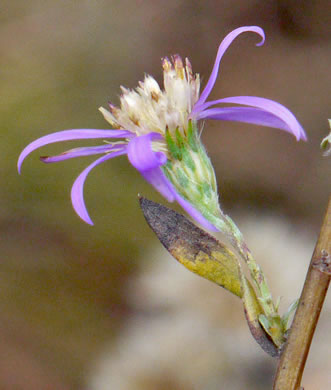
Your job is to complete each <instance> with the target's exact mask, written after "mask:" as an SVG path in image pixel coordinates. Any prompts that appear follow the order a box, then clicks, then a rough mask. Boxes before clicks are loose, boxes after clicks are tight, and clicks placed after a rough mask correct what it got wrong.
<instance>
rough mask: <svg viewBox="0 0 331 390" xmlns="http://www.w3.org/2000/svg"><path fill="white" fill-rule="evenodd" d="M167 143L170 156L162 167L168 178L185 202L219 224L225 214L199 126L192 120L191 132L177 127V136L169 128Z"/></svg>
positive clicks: (188, 127) (188, 128) (190, 124)
mask: <svg viewBox="0 0 331 390" xmlns="http://www.w3.org/2000/svg"><path fill="white" fill-rule="evenodd" d="M165 140H166V143H167V147H168V153H169V154H168V162H167V163H166V164H165V165H164V166H163V167H162V169H163V171H164V173H165V175H166V176H167V178H168V179H169V180H170V181H171V183H172V184H173V185H174V186H175V188H176V190H177V191H178V192H179V194H180V195H181V196H182V197H183V198H184V199H186V200H187V201H189V202H190V203H191V204H192V205H193V206H195V207H196V208H197V209H198V210H199V211H200V212H201V213H202V215H203V216H204V217H205V218H206V219H208V220H209V221H210V222H212V223H214V224H215V225H218V224H219V221H220V215H221V211H220V209H219V203H218V193H217V184H216V178H215V173H214V169H213V167H212V165H211V162H210V160H209V157H208V155H207V153H206V150H205V148H204V146H203V145H202V143H201V140H200V136H199V134H198V127H197V123H196V122H195V121H191V120H190V121H189V122H188V126H187V129H185V130H184V131H181V130H180V129H179V128H177V129H176V131H175V134H171V133H170V131H169V130H168V129H167V130H166V134H165ZM217 222H218V223H217Z"/></svg>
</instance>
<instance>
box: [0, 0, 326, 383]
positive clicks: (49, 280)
mask: <svg viewBox="0 0 331 390" xmlns="http://www.w3.org/2000/svg"><path fill="white" fill-rule="evenodd" d="M327 4H328V1H327V0H320V1H317V2H312V1H305V0H303V1H299V0H278V1H276V0H270V1H268V0H267V1H265V0H264V1H262V0H256V1H254V0H246V1H244V0H239V1H235V2H230V1H225V0H219V1H214V0H207V1H200V2H199V1H189V0H182V1H180V0H176V1H174V0H168V1H167V2H166V1H161V0H154V1H138V0H137V1H133V0H123V1H114V0H108V1H106V0H95V1H92V0H82V1H73V0H67V1H56V2H54V1H51V0H43V1H39V0H30V1H27V2H23V1H18V0H14V1H13V0H11V1H9V0H3V1H2V3H1V14H0V53H1V63H0V64H1V65H0V81H1V94H0V99H1V100H0V113H1V138H2V142H1V143H0V148H1V165H0V166H1V169H0V175H1V177H0V180H1V188H0V205H1V206H0V226H1V234H0V248H1V249H0V250H1V255H0V260H1V263H0V278H1V282H0V286H1V287H0V291H1V295H0V389H1V390H2V389H4V390H7V389H8V390H9V389H10V390H11V389H24V390H30V389H31V390H36V389H52V390H53V389H54V390H64V389H77V390H78V389H92V390H105V389H111V390H112V389H116V390H122V389H123V390H143V389H144V390H150V389H151V390H163V389H172V390H200V389H203V390H219V389H230V390H231V389H233V390H236V389H267V388H270V386H271V377H272V375H273V372H274V368H275V367H274V365H275V363H274V362H273V361H272V360H271V358H269V357H268V356H267V355H265V354H264V352H262V351H260V350H259V349H258V346H256V345H255V344H254V342H253V340H252V339H251V336H250V334H249V332H248V330H247V327H246V325H245V323H244V319H243V314H242V307H241V304H240V301H239V300H237V299H236V298H234V297H231V296H230V295H229V294H227V293H226V292H225V291H224V290H222V289H220V288H218V287H217V286H212V285H210V284H209V282H207V281H204V280H202V279H199V278H198V277H196V276H195V275H192V274H190V273H188V272H187V271H186V270H185V269H183V268H181V267H180V266H179V265H177V264H176V263H175V262H174V261H173V260H172V259H171V258H170V257H168V256H167V255H166V253H165V251H164V250H163V249H162V248H161V247H160V244H159V243H158V242H157V240H156V238H155V236H154V235H153V233H152V232H151V231H150V230H149V229H148V227H147V225H146V223H145V221H144V219H143V216H142V214H141V211H140V209H139V206H138V202H137V193H138V192H139V193H142V194H143V195H144V196H146V197H149V198H152V199H153V200H156V201H161V202H163V203H165V201H164V200H163V199H161V198H160V197H159V196H158V195H157V194H156V193H155V191H154V190H153V189H152V188H151V187H149V185H148V184H147V183H145V182H144V181H143V179H142V178H141V177H140V176H139V174H138V173H137V172H136V171H134V169H133V168H132V167H131V166H130V165H129V163H128V162H127V159H126V158H125V157H122V158H118V159H115V160H112V161H111V162H108V163H107V164H104V165H102V166H101V167H99V168H97V169H96V170H95V171H93V173H92V174H91V175H90V177H89V178H88V180H87V182H86V185H85V199H86V203H87V207H88V209H89V212H90V215H91V217H92V219H93V220H94V222H95V226H94V227H90V226H88V225H86V224H84V223H83V222H82V221H81V220H79V218H78V217H77V216H76V215H75V213H74V211H73V209H72V207H71V202H70V188H71V185H72V183H73V180H74V178H75V177H76V176H77V175H78V173H79V172H80V171H81V170H82V169H83V168H84V167H85V166H87V164H88V162H89V161H90V160H89V159H88V158H86V159H84V158H82V159H79V160H77V161H66V162H63V163H59V164H54V165H47V166H46V165H44V164H41V163H40V162H39V160H38V156H39V153H38V152H35V153H34V154H33V155H32V156H30V157H29V158H28V159H27V160H26V162H25V163H24V166H23V170H22V171H23V174H22V176H20V177H19V176H18V174H17V171H16V161H17V157H18V155H19V153H20V151H21V150H22V148H23V147H24V146H25V145H26V144H27V143H29V142H31V141H32V140H33V139H35V138H37V137H40V136H42V135H45V134H47V133H50V132H53V131H58V130H62V129H70V128H107V123H105V122H104V120H103V118H102V116H101V115H100V114H99V113H98V111H97V108H98V107H99V106H101V105H104V106H105V105H106V102H107V101H108V100H111V101H113V102H114V103H117V101H118V100H117V97H118V95H119V93H120V89H119V86H120V85H125V86H127V87H129V88H134V87H135V86H136V85H137V82H138V80H142V79H143V75H144V73H145V72H146V73H149V74H152V75H154V76H155V77H156V78H157V80H158V81H159V82H161V81H162V78H161V77H162V73H161V66H160V58H161V57H163V56H165V55H171V54H174V53H179V54H180V55H182V56H187V57H189V58H190V60H191V62H192V65H193V70H194V71H195V72H199V73H200V75H201V76H202V79H203V80H206V78H207V77H208V75H209V72H210V70H211V67H212V64H213V61H214V57H215V55H216V50H217V46H218V44H219V43H220V41H221V39H222V38H223V37H224V36H225V35H226V34H227V33H228V32H229V31H231V30H232V29H234V28H236V27H239V26H242V25H253V24H254V25H259V26H261V27H262V28H264V30H265V33H266V38H267V40H266V43H265V45H264V46H263V47H261V48H257V47H255V46H254V44H255V42H256V37H255V36H253V35H252V34H246V35H244V36H241V37H240V38H239V39H237V40H236V41H235V42H234V44H233V46H231V47H230V49H229V50H228V52H227V53H226V55H225V56H224V58H223V61H222V64H221V71H220V75H219V79H218V81H217V84H216V87H215V89H214V91H213V96H214V97H226V96H235V95H256V96H262V97H266V98H270V99H274V100H276V101H279V102H280V103H282V104H284V105H285V106H287V107H288V108H290V109H291V110H292V112H293V113H294V114H295V115H296V116H297V118H298V119H299V121H300V122H301V123H302V125H303V127H304V128H305V129H306V131H307V134H308V138H309V142H307V143H303V142H300V143H297V142H296V141H295V139H294V137H292V136H290V135H288V134H286V133H284V132H281V131H278V130H272V129H268V128H261V127H255V126H250V125H243V124H232V123H219V122H214V123H212V122H209V123H206V125H205V127H204V132H203V139H204V142H205V145H206V147H207V149H208V151H209V154H210V156H211V159H212V161H213V163H214V166H215V169H216V172H217V177H218V181H219V186H220V193H221V201H222V204H223V206H224V209H225V210H226V211H227V212H228V213H229V214H231V215H232V216H233V217H234V219H235V220H236V222H237V223H238V225H239V226H240V227H241V228H242V229H243V231H244V233H245V235H246V237H247V241H248V244H249V245H250V246H251V248H252V250H253V252H254V253H255V255H256V258H257V259H258V260H259V261H260V263H261V264H262V265H263V268H264V269H265V272H266V274H267V276H268V277H269V280H270V284H271V286H272V287H273V290H274V294H275V296H277V295H282V296H283V297H284V299H283V303H284V307H285V306H286V304H288V303H290V302H291V301H293V300H294V299H295V298H296V297H297V296H298V295H299V293H300V290H301V286H302V283H303V278H304V274H305V270H306V267H307V265H308V263H309V259H310V256H311V253H312V250H313V246H314V242H315V240H316V236H317V234H318V230H319V224H320V223H321V219H322V215H323V212H324V209H325V207H326V203H327V198H328V194H329V191H330V173H331V172H330V159H329V160H327V159H325V158H323V157H321V152H320V150H319V143H320V141H321V139H322V137H324V136H325V135H326V134H327V133H328V122H327V119H328V117H330V116H331V113H330V100H329V91H330V57H331V55H330V53H331V51H330V40H331V36H330V30H329V28H330V21H329V20H328V17H329V15H330V13H329V12H328V11H329V10H328V7H327ZM78 144H79V143H78ZM63 150H65V146H63V145H54V146H50V147H48V148H44V149H43V150H42V152H41V154H52V153H56V152H60V151H63ZM91 161H92V160H91ZM328 317H330V300H328V301H327V306H326V309H325V311H324V312H323V313H322V316H321V323H320V325H319V328H318V329H317V335H316V339H315V341H314V344H313V347H312V351H311V355H310V358H309V361H308V366H307V373H306V375H305V378H304V384H305V388H307V390H309V389H322V388H326V387H327V383H328V381H330V380H331V378H330V377H329V378H328V376H327V373H328V365H329V367H330V355H328V349H327V345H328V342H330V339H328V338H329V332H327V325H328V323H327V318H328Z"/></svg>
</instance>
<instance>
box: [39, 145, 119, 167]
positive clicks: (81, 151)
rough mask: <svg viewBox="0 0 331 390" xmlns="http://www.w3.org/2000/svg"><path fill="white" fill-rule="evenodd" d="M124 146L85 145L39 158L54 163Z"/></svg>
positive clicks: (106, 151)
mask: <svg viewBox="0 0 331 390" xmlns="http://www.w3.org/2000/svg"><path fill="white" fill-rule="evenodd" d="M125 148H126V145H121V144H118V145H111V144H106V145H100V146H87V147H83V148H75V149H70V150H67V151H66V152H63V153H61V154H59V155H57V156H46V157H43V156H42V157H40V160H41V161H42V162H44V163H54V162H59V161H64V160H68V159H70V158H75V157H82V156H92V155H94V154H102V153H108V152H111V151H112V150H123V149H125Z"/></svg>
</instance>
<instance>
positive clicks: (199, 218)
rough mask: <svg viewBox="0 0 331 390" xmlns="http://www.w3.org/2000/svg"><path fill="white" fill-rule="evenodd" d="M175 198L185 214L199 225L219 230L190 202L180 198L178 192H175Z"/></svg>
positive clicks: (213, 230) (210, 229) (215, 230)
mask: <svg viewBox="0 0 331 390" xmlns="http://www.w3.org/2000/svg"><path fill="white" fill-rule="evenodd" d="M175 198H176V201H177V202H178V203H179V204H180V205H181V207H182V208H183V209H184V210H185V211H186V212H187V214H189V215H190V216H191V217H192V218H193V219H194V220H195V221H197V222H198V223H199V224H200V225H201V226H203V227H204V228H205V229H207V230H209V231H211V232H218V231H219V229H217V228H216V226H214V225H213V224H212V223H211V222H209V221H208V220H207V219H206V218H205V217H204V216H203V215H202V214H201V213H200V212H199V211H198V210H197V209H196V208H195V207H194V206H193V205H192V204H191V203H190V202H188V201H187V200H185V199H184V198H182V197H181V196H180V195H179V194H178V193H176V194H175Z"/></svg>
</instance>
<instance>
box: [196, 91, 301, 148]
mask: <svg viewBox="0 0 331 390" xmlns="http://www.w3.org/2000/svg"><path fill="white" fill-rule="evenodd" d="M219 103H231V104H242V105H245V106H252V107H255V108H258V109H261V110H263V111H264V112H266V113H269V114H270V117H269V119H271V117H272V116H274V117H275V118H278V120H280V121H281V122H282V123H283V125H282V126H281V127H280V126H273V127H277V128H280V129H283V130H285V131H287V132H289V133H291V134H293V135H294V136H295V137H296V139H297V140H298V141H299V140H300V139H303V140H307V136H306V133H305V131H304V129H303V128H302V126H301V125H300V123H299V122H298V121H297V119H296V117H295V116H294V115H293V114H292V113H291V111H290V110H288V109H287V108H286V107H284V106H283V105H282V104H280V103H277V102H275V101H273V100H269V99H265V98H261V97H257V96H233V97H229V98H224V99H218V100H215V101H211V102H207V103H205V104H204V105H203V106H202V107H201V109H202V110H205V109H206V108H207V107H210V106H212V105H215V104H219ZM202 112H203V111H202ZM202 112H200V113H199V115H201V113H202ZM265 118H266V117H264V119H265ZM274 123H275V124H276V121H275V122H274Z"/></svg>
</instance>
